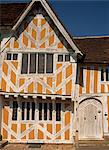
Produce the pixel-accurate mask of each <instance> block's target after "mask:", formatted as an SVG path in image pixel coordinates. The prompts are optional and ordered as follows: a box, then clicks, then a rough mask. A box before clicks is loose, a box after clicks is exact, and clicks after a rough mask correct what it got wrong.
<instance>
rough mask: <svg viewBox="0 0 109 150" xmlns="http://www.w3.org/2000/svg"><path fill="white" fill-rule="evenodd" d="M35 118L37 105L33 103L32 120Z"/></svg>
mask: <svg viewBox="0 0 109 150" xmlns="http://www.w3.org/2000/svg"><path fill="white" fill-rule="evenodd" d="M34 118H35V103H34V102H32V120H34Z"/></svg>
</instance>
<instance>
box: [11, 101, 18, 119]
mask: <svg viewBox="0 0 109 150" xmlns="http://www.w3.org/2000/svg"><path fill="white" fill-rule="evenodd" d="M17 108H18V104H17V102H16V101H14V102H13V113H12V120H17Z"/></svg>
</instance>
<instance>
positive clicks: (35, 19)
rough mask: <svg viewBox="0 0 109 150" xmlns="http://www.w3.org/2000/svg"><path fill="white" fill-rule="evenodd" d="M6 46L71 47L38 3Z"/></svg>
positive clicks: (35, 47) (9, 47)
mask: <svg viewBox="0 0 109 150" xmlns="http://www.w3.org/2000/svg"><path fill="white" fill-rule="evenodd" d="M6 48H8V49H19V50H24V49H26V50H31V49H33V50H34V49H35V50H36V49H37V50H38V49H45V48H46V49H50V50H52V51H57V50H58V49H61V50H63V51H67V49H69V50H70V49H71V47H70V46H69V45H68V43H67V42H66V40H65V39H64V37H63V36H62V34H61V33H60V32H59V30H58V29H57V27H56V26H55V25H54V23H53V21H52V20H51V18H50V17H49V16H48V14H47V13H46V12H45V10H44V8H43V7H41V6H40V5H35V6H34V7H33V9H32V10H31V11H30V13H29V14H28V15H27V16H26V18H25V19H24V20H23V22H22V23H21V25H20V26H19V28H18V29H17V31H16V32H15V33H14V35H13V37H12V38H11V39H10V41H9V42H8V44H7V46H6Z"/></svg>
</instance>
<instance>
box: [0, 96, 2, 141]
mask: <svg viewBox="0 0 109 150" xmlns="http://www.w3.org/2000/svg"><path fill="white" fill-rule="evenodd" d="M1 126H2V97H1V96H0V141H2V134H1Z"/></svg>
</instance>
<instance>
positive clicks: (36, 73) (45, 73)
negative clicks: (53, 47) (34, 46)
mask: <svg viewBox="0 0 109 150" xmlns="http://www.w3.org/2000/svg"><path fill="white" fill-rule="evenodd" d="M32 53H33V54H34V52H29V53H26V52H25V53H22V56H23V54H27V55H28V71H27V73H26V74H25V73H21V72H22V61H21V71H20V74H21V75H49V74H50V75H52V74H53V73H54V53H43V52H42V53H39V52H37V53H35V54H36V72H35V73H29V69H30V54H32ZM38 54H44V55H45V67H44V73H38ZM47 54H52V55H53V72H52V73H47V72H46V63H47V60H46V58H47Z"/></svg>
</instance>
